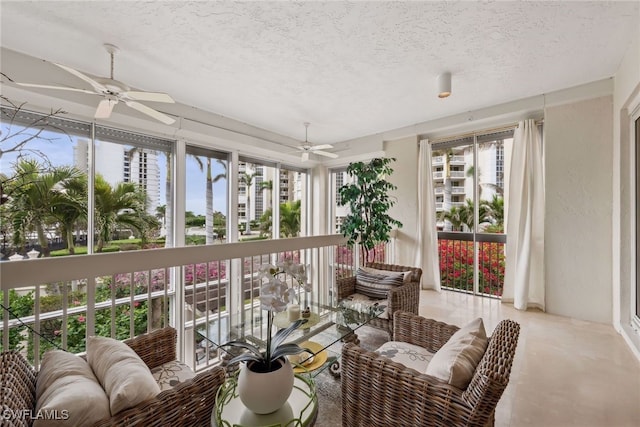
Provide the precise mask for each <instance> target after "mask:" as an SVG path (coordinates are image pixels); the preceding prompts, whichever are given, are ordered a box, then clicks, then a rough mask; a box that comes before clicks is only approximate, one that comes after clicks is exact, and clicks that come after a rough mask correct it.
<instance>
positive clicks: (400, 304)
mask: <svg viewBox="0 0 640 427" xmlns="http://www.w3.org/2000/svg"><path fill="white" fill-rule="evenodd" d="M367 267H371V268H375V269H378V270H388V271H398V272H400V271H412V273H413V274H412V275H411V281H410V282H408V283H405V284H404V285H402V286H398V287H397V288H396V289H393V290H391V291H389V293H388V295H387V299H386V302H385V303H384V304H386V306H387V307H388V317H387V318H378V319H374V320H372V321H371V322H370V323H368V325H369V326H373V327H376V328H378V329H382V330H383V331H386V332H387V334H389V337H391V333H392V332H393V314H394V313H395V312H396V311H406V312H409V313H414V314H418V305H419V302H420V278H421V277H422V269H420V268H416V267H407V266H403V265H395V264H381V263H370V264H367ZM336 290H337V298H338V301H340V300H343V299H345V298H347V297H349V296H351V295H353V294H354V293H356V276H352V277H345V278H340V279H338V280H336Z"/></svg>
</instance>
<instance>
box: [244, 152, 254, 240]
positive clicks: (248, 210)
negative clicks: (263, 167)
mask: <svg viewBox="0 0 640 427" xmlns="http://www.w3.org/2000/svg"><path fill="white" fill-rule="evenodd" d="M248 169H249V163H247V170H248ZM256 175H257V174H256V173H255V172H254V173H248V172H243V173H241V174H240V182H241V183H243V184H244V185H245V186H246V187H247V191H246V194H247V203H246V206H245V217H246V219H247V222H246V224H245V229H244V231H245V233H246V234H250V233H251V224H250V222H251V221H250V218H251V215H250V213H251V196H250V194H251V184H252V183H253V178H255V176H256Z"/></svg>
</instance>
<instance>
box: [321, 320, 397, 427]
mask: <svg viewBox="0 0 640 427" xmlns="http://www.w3.org/2000/svg"><path fill="white" fill-rule="evenodd" d="M358 338H359V339H360V344H359V345H360V347H362V348H366V349H367V350H375V349H376V348H378V347H380V346H381V345H382V344H383V343H385V342H386V341H387V340H388V335H387V334H386V333H385V332H383V331H381V330H379V329H375V328H371V327H367V326H363V327H362V328H360V329H358ZM335 345H338V344H335ZM315 380H316V390H317V393H318V403H319V408H318V418H317V420H316V424H315V425H316V427H339V426H340V425H342V392H341V384H340V378H334V377H333V376H332V375H331V373H330V372H329V370H328V369H325V370H324V371H323V372H321V373H320V374H318V376H317V377H316V378H315Z"/></svg>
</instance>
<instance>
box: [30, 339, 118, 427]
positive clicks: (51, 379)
mask: <svg viewBox="0 0 640 427" xmlns="http://www.w3.org/2000/svg"><path fill="white" fill-rule="evenodd" d="M36 401H37V404H36V408H35V409H36V412H37V411H43V413H45V414H47V415H48V416H49V417H50V418H54V419H45V418H37V419H36V420H35V421H34V423H33V425H34V426H36V427H37V426H87V425H93V424H94V423H96V422H97V421H100V420H102V419H109V418H110V417H111V413H110V412H109V398H108V397H107V394H106V393H105V392H104V390H103V389H102V386H101V385H100V383H99V382H98V380H97V379H96V377H95V375H94V374H93V371H92V370H91V367H90V366H89V364H88V363H87V362H86V361H85V360H84V359H82V358H81V357H79V356H76V355H75V354H71V353H67V352H66V351H62V350H51V351H48V352H46V353H45V354H44V356H43V357H42V365H41V366H40V372H39V373H38V379H37V381H36Z"/></svg>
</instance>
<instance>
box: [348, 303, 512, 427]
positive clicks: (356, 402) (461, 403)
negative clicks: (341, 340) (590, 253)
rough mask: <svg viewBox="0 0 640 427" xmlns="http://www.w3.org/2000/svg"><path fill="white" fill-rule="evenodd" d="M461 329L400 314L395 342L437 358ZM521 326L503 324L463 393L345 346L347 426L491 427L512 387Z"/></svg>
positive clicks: (399, 365)
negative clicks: (439, 351) (511, 382)
mask: <svg viewBox="0 0 640 427" xmlns="http://www.w3.org/2000/svg"><path fill="white" fill-rule="evenodd" d="M458 329H459V328H458V327H457V326H454V325H448V324H446V323H442V322H437V321H435V320H431V319H426V318H424V317H420V316H416V315H413V314H410V313H402V312H396V313H395V319H394V330H393V340H394V341H403V342H407V343H410V344H415V345H418V346H421V347H423V348H425V349H427V350H428V351H429V352H432V353H435V352H436V351H437V350H438V349H439V348H440V347H442V346H443V345H444V343H446V342H447V340H448V339H449V338H450V337H451V336H452V335H453V334H454V333H455V332H456V331H457V330H458ZM519 332H520V326H519V325H518V324H517V323H516V322H513V321H511V320H503V321H501V322H500V323H499V324H498V326H497V327H496V329H495V330H494V332H493V335H492V336H491V337H490V339H489V344H488V346H487V350H486V351H485V354H484V356H483V357H482V359H481V361H480V363H479V364H478V367H477V368H476V371H475V373H474V375H473V377H472V379H471V383H470V384H469V386H468V387H467V389H466V390H460V389H458V388H456V387H454V386H451V385H449V384H447V383H446V382H444V381H441V380H439V379H437V378H435V377H432V376H430V375H426V374H424V373H421V372H418V371H415V370H413V369H410V368H407V367H405V366H404V365H402V364H400V363H397V362H393V361H391V360H390V359H388V358H386V357H383V356H381V355H379V354H378V353H375V352H370V351H366V350H364V349H362V348H360V347H358V346H356V345H353V344H347V345H345V347H344V349H343V353H342V425H343V426H348V427H353V426H367V427H370V426H377V427H388V426H391V425H398V426H447V427H448V426H485V425H493V423H494V411H495V408H496V406H497V404H498V401H499V400H500V397H501V396H502V392H503V391H504V389H505V388H506V386H507V383H508V382H509V375H510V373H511V366H512V363H513V357H514V354H515V350H516V344H517V342H518V335H519Z"/></svg>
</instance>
